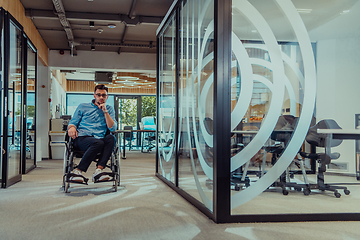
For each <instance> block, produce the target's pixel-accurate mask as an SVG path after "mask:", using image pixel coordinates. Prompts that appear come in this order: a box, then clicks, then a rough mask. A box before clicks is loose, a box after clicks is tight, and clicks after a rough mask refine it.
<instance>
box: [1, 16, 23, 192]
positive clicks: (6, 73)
mask: <svg viewBox="0 0 360 240" xmlns="http://www.w3.org/2000/svg"><path fill="white" fill-rule="evenodd" d="M3 17H4V18H3V19H4V25H3V28H4V36H3V39H4V52H3V56H4V58H3V61H4V65H3V66H4V68H3V74H4V78H3V81H4V88H3V97H4V102H3V106H2V108H3V113H4V117H3V126H2V127H3V139H2V141H3V144H2V146H3V149H5V153H4V154H3V156H2V183H1V187H2V188H6V187H8V186H10V185H12V184H14V183H16V182H19V181H21V179H22V176H21V157H20V159H19V162H20V168H19V174H18V175H16V176H14V177H12V178H10V179H8V171H7V170H8V163H9V159H8V148H9V146H8V137H9V136H8V132H9V131H8V123H9V109H8V107H9V105H8V102H9V101H8V97H9V91H8V90H9V70H10V68H9V67H10V66H9V63H10V39H9V37H10V34H9V33H10V21H11V22H13V23H14V25H15V26H16V27H17V28H18V29H19V30H21V34H23V28H22V26H21V25H20V24H19V22H18V21H17V20H16V19H15V18H14V17H12V16H11V15H10V13H8V12H6V11H4V13H3ZM22 78H23V75H22ZM13 96H15V89H14V94H13ZM13 123H14V119H13ZM14 129H15V126H13V131H14ZM12 137H13V139H14V132H13V136H12Z"/></svg>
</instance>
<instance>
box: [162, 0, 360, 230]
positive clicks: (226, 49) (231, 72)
mask: <svg viewBox="0 0 360 240" xmlns="http://www.w3.org/2000/svg"><path fill="white" fill-rule="evenodd" d="M359 20H360V1H359V0H345V1H320V0H311V1H310V0H309V1H295V0H270V1H269V0H225V1H220V0H187V1H181V0H179V1H177V2H175V3H174V4H173V6H172V8H171V9H170V10H169V13H168V15H167V17H166V18H165V19H164V21H163V23H162V24H161V25H160V27H159V29H158V32H157V37H158V111H157V112H158V115H157V120H158V124H157V127H158V129H157V134H158V143H157V144H158V146H157V155H156V160H157V176H158V177H159V178H160V179H162V180H163V181H164V182H165V183H167V184H168V185H169V186H170V187H172V188H173V189H174V190H176V191H177V192H178V193H179V194H181V195H182V196H183V197H184V198H186V199H187V200H189V201H190V202H191V203H192V204H194V205H195V206H196V207H198V208H199V209H200V210H201V211H202V212H203V213H204V214H206V215H207V216H209V217H210V218H212V219H213V220H214V221H215V222H218V223H220V222H254V221H259V222H261V221H321V220H326V221H328V220H333V221H335V220H358V219H359V217H360V212H359V210H358V208H357V207H356V206H357V195H358V194H359V193H360V181H359V180H360V160H359V159H360V157H359V156H360V153H359V152H360V150H359V149H358V148H359V147H358V146H360V144H359V143H358V142H357V141H359V140H358V139H360V130H359V129H357V127H358V126H359V125H360V117H359V116H360V109H359V108H358V107H356V104H354V103H357V102H358V101H359V100H360V99H359V94H358V93H357V89H359V86H358V85H359V84H360V82H359V81H358V74H357V71H356V69H357V66H358V65H359V63H360V57H359V56H360V54H359V53H360V42H359V39H360V30H359V28H358V27H357V26H356V24H354V23H356V22H359ZM355 143H356V144H355Z"/></svg>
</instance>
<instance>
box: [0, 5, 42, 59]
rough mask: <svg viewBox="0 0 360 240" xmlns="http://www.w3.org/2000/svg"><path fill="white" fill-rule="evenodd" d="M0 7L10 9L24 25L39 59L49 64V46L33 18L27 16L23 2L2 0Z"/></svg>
mask: <svg viewBox="0 0 360 240" xmlns="http://www.w3.org/2000/svg"><path fill="white" fill-rule="evenodd" d="M0 7H2V8H4V9H5V10H6V11H8V12H9V13H10V14H11V15H12V16H13V17H14V18H15V19H16V20H17V21H18V22H19V23H20V24H21V25H22V26H23V28H24V32H25V33H26V35H27V36H28V37H29V39H30V40H31V42H32V43H33V44H34V45H35V47H36V49H37V51H38V56H39V60H40V61H41V62H42V64H43V65H44V66H48V62H49V54H48V52H49V48H48V47H47V46H46V44H45V42H44V40H43V39H42V37H41V35H40V33H39V32H38V31H37V29H36V27H35V26H34V24H33V22H32V21H31V19H30V18H27V17H26V16H25V9H24V7H23V5H22V4H21V2H20V1H19V0H0Z"/></svg>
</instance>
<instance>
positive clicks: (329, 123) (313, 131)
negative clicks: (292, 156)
mask: <svg viewBox="0 0 360 240" xmlns="http://www.w3.org/2000/svg"><path fill="white" fill-rule="evenodd" d="M317 129H341V127H340V126H339V125H338V124H337V123H336V122H335V121H334V120H332V119H324V120H321V121H319V122H318V123H317V124H316V125H315V126H314V127H312V128H310V129H309V132H308V134H307V136H306V141H307V142H308V143H309V144H311V145H313V146H316V147H319V148H324V149H325V152H323V153H306V152H300V155H301V156H302V157H303V158H308V159H312V160H313V161H318V163H319V166H318V173H317V183H316V184H307V186H306V187H308V188H309V189H319V190H321V191H332V192H334V195H335V196H336V197H337V198H339V197H341V194H340V193H339V192H338V189H342V190H343V191H344V193H345V194H346V195H349V194H350V191H349V190H348V189H347V187H343V186H336V185H332V184H326V183H325V179H324V173H325V172H326V165H328V164H330V162H331V161H332V160H336V159H338V158H339V157H340V153H332V152H331V148H332V147H337V146H339V145H340V144H341V143H342V140H339V139H332V137H331V135H330V134H321V133H318V132H317Z"/></svg>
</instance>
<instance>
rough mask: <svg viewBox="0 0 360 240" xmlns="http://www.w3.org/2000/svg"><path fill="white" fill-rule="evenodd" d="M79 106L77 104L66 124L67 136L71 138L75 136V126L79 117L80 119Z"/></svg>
mask: <svg viewBox="0 0 360 240" xmlns="http://www.w3.org/2000/svg"><path fill="white" fill-rule="evenodd" d="M79 107H80V106H78V107H77V108H76V110H75V113H74V116H73V117H72V118H71V120H70V122H69V125H68V128H67V130H68V135H69V137H71V138H72V139H75V138H77V136H78V135H77V129H76V126H78V125H79V122H80V119H81V112H80V109H79Z"/></svg>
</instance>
